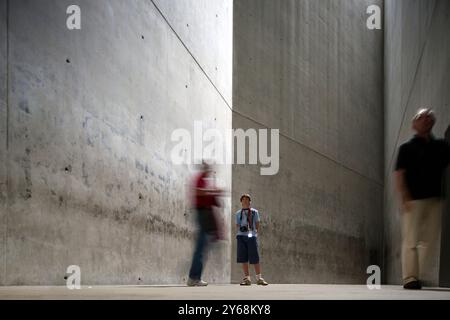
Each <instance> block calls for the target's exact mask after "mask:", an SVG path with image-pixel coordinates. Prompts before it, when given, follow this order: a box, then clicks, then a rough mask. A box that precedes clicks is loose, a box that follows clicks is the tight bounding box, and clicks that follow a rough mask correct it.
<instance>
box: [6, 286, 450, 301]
mask: <svg viewBox="0 0 450 320" xmlns="http://www.w3.org/2000/svg"><path fill="white" fill-rule="evenodd" d="M250 292H251V294H249V293H250ZM7 299H43V300H45V299H57V300H65V299H69V300H70V299H87V300H89V299H113V300H114V299H120V300H122V299H123V300H125V299H138V300H141V299H162V300H197V299H204V300H237V299H245V300H248V299H255V300H301V299H305V300H308V299H317V300H330V299H337V300H361V299H363V300H377V299H386V300H403V299H408V300H409V299H424V300H428V299H431V300H450V288H425V289H423V290H421V291H405V290H404V289H403V288H402V287H400V286H382V287H381V289H380V290H369V289H368V288H367V287H366V286H362V285H309V284H272V285H269V286H267V287H261V286H256V285H253V286H251V287H240V286H239V285H236V284H224V285H209V286H207V287H201V288H200V287H186V286H176V285H174V286H92V287H88V286H82V287H81V289H79V290H69V289H67V288H66V287H63V286H59V287H56V286H52V287H46V286H21V287H0V300H7Z"/></svg>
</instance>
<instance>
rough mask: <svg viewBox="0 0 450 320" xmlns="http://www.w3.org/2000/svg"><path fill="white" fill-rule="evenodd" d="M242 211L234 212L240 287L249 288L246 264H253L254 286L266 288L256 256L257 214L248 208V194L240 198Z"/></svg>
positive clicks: (256, 211)
mask: <svg viewBox="0 0 450 320" xmlns="http://www.w3.org/2000/svg"><path fill="white" fill-rule="evenodd" d="M240 200H241V205H242V209H241V210H239V211H238V212H236V231H237V236H236V239H237V263H242V269H243V271H244V279H243V280H242V282H241V286H250V285H251V284H252V281H251V280H250V274H249V270H248V263H249V262H250V264H253V266H254V268H255V273H256V284H258V285H263V286H267V285H268V283H267V282H266V281H265V280H264V279H263V278H262V277H261V266H260V264H259V254H258V241H257V236H258V231H259V226H260V224H259V221H260V218H259V212H258V210H256V209H254V208H251V207H250V202H251V198H250V195H249V194H243V195H242V196H241V199H240Z"/></svg>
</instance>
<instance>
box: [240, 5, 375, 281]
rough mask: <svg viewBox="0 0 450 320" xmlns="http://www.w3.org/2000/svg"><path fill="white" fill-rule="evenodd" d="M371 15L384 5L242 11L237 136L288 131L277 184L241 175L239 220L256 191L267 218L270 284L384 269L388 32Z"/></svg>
mask: <svg viewBox="0 0 450 320" xmlns="http://www.w3.org/2000/svg"><path fill="white" fill-rule="evenodd" d="M371 4H378V5H379V6H380V7H382V5H383V2H382V1H375V2H374V1H325V0H323V1H269V0H267V1H261V0H249V1H236V2H235V4H234V18H233V19H234V59H235V60H234V62H233V70H234V71H233V103H234V108H233V110H234V113H233V127H235V128H237V127H242V128H260V127H261V128H279V129H280V171H279V173H278V174H277V175H276V176H271V177H269V176H260V175H259V170H257V169H256V168H253V167H252V166H239V165H236V166H235V167H234V168H233V197H232V208H233V210H234V211H236V210H237V209H238V208H239V195H240V194H241V193H242V192H249V193H251V194H252V195H253V200H254V201H253V205H254V206H255V208H258V209H260V212H261V218H262V232H261V235H260V248H261V255H262V264H263V266H262V269H263V273H264V275H265V276H266V278H267V280H269V281H272V282H278V283H289V282H291V283H365V279H366V278H367V274H366V268H367V266H368V265H370V264H381V247H382V221H381V219H382V200H383V199H382V197H383V99H382V96H383V86H382V81H383V32H382V31H379V30H378V31H377V30H375V31H372V30H368V29H367V28H366V19H367V17H368V15H367V14H366V9H367V7H368V6H369V5H371ZM235 250H236V249H235V244H234V246H233V260H235V258H234V256H235V254H236V252H235ZM240 279H241V270H240V266H239V265H237V264H236V263H234V264H233V268H232V280H233V281H239V280H240Z"/></svg>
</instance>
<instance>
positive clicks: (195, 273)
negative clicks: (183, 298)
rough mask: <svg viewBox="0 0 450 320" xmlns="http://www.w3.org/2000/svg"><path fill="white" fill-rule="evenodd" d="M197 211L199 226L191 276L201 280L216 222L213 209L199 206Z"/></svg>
mask: <svg viewBox="0 0 450 320" xmlns="http://www.w3.org/2000/svg"><path fill="white" fill-rule="evenodd" d="M196 211H197V222H198V226H199V228H198V232H197V239H196V243H195V249H194V256H193V258H192V265H191V269H190V271H189V277H190V278H191V279H194V280H200V279H201V276H202V272H203V265H204V254H205V251H206V248H207V246H208V242H209V237H210V234H211V232H213V231H214V230H215V223H214V216H213V211H212V209H210V208H197V209H196Z"/></svg>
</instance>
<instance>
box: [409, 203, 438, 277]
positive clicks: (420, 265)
mask: <svg viewBox="0 0 450 320" xmlns="http://www.w3.org/2000/svg"><path fill="white" fill-rule="evenodd" d="M441 215H442V200H441V199H440V198H427V199H421V200H413V201H410V202H409V208H408V209H407V210H403V212H402V272H403V283H404V284H405V283H408V282H411V281H413V280H424V279H430V277H431V279H437V273H438V270H439V269H438V265H439V248H440V239H441ZM432 282H435V281H432Z"/></svg>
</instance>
